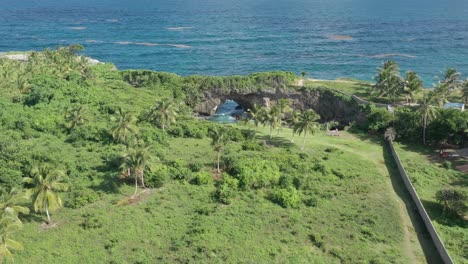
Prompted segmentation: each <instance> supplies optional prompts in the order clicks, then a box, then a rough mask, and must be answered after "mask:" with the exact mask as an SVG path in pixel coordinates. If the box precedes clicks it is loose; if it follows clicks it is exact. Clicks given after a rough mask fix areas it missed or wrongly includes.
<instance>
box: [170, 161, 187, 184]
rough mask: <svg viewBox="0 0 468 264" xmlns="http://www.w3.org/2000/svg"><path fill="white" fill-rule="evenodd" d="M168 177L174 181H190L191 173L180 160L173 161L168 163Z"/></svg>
mask: <svg viewBox="0 0 468 264" xmlns="http://www.w3.org/2000/svg"><path fill="white" fill-rule="evenodd" d="M168 166H169V177H170V178H171V179H174V180H186V181H188V180H190V179H191V177H192V175H193V173H192V171H191V170H190V169H189V168H187V166H186V165H185V163H184V162H183V161H181V160H175V161H171V162H169V163H168Z"/></svg>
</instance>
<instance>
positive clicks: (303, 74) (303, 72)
mask: <svg viewBox="0 0 468 264" xmlns="http://www.w3.org/2000/svg"><path fill="white" fill-rule="evenodd" d="M306 75H307V72H306V71H301V76H302V79H304V77H305V76H306Z"/></svg>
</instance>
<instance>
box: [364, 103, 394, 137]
mask: <svg viewBox="0 0 468 264" xmlns="http://www.w3.org/2000/svg"><path fill="white" fill-rule="evenodd" d="M393 120H394V118H393V114H392V113H390V112H388V111H387V109H385V108H371V113H370V114H369V115H368V116H367V122H368V124H367V128H368V129H369V131H371V132H383V131H384V130H385V129H386V128H387V127H388V126H389V125H390V123H391V122H392V121H393Z"/></svg>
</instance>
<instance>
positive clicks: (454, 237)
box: [396, 144, 468, 263]
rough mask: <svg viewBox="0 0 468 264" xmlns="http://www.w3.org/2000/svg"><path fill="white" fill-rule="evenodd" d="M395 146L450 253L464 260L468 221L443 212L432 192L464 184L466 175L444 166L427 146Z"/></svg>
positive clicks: (456, 259)
mask: <svg viewBox="0 0 468 264" xmlns="http://www.w3.org/2000/svg"><path fill="white" fill-rule="evenodd" d="M396 150H397V152H398V155H399V156H400V159H401V161H402V163H403V166H404V167H405V169H406V171H407V173H408V175H409V177H410V179H411V182H412V183H413V185H414V187H415V188H416V191H417V192H418V195H419V197H420V198H421V201H422V202H423V204H424V207H425V209H426V211H427V212H428V214H429V216H430V218H431V220H432V223H433V224H434V226H435V228H436V230H437V232H438V234H439V236H441V238H442V241H443V242H444V244H445V246H446V248H447V250H448V251H449V254H450V256H451V257H452V258H453V260H454V261H455V263H466V262H467V261H468V251H467V248H466V245H467V243H466V241H467V239H468V228H467V227H468V225H467V224H468V221H466V220H462V219H460V218H456V217H450V216H443V214H442V206H440V205H439V203H438V202H437V201H436V199H435V194H436V192H437V191H438V190H440V189H441V188H443V187H447V186H458V187H461V188H466V187H467V186H468V175H467V174H464V173H462V172H460V171H457V170H454V169H446V168H444V167H443V166H442V160H440V159H439V158H438V157H437V153H436V152H435V151H434V150H432V149H430V148H424V147H421V146H415V145H405V144H396Z"/></svg>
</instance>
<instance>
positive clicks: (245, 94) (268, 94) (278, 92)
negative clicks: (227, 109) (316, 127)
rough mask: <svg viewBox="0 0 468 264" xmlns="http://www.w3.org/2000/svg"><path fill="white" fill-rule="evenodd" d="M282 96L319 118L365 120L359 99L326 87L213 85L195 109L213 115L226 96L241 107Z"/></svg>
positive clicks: (344, 122)
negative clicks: (252, 88)
mask: <svg viewBox="0 0 468 264" xmlns="http://www.w3.org/2000/svg"><path fill="white" fill-rule="evenodd" d="M282 98H285V99H288V100H289V101H290V103H291V106H292V108H293V109H298V110H301V111H304V110H307V109H313V110H314V111H315V112H317V113H318V114H320V116H321V121H322V122H327V121H331V120H335V121H338V122H340V123H341V124H342V125H347V124H348V123H349V122H353V121H357V122H360V121H362V120H365V114H364V113H362V112H361V111H360V106H359V103H357V102H356V101H355V100H353V99H352V98H351V97H350V96H346V95H342V94H339V93H337V92H334V91H332V90H330V89H326V88H317V89H292V88H288V89H286V88H285V89H261V90H257V91H246V90H221V89H213V90H209V91H205V92H203V94H202V99H201V101H200V103H198V104H197V105H196V106H195V109H194V110H195V112H198V113H199V114H201V115H213V114H214V113H215V112H216V109H217V107H218V106H219V105H220V104H221V103H223V102H224V101H225V100H228V99H230V100H234V101H236V102H237V103H238V104H239V105H241V106H242V107H243V108H244V109H250V108H252V106H253V105H254V104H257V105H262V106H269V105H270V104H271V105H274V104H275V103H276V101H277V100H279V99H282Z"/></svg>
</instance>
